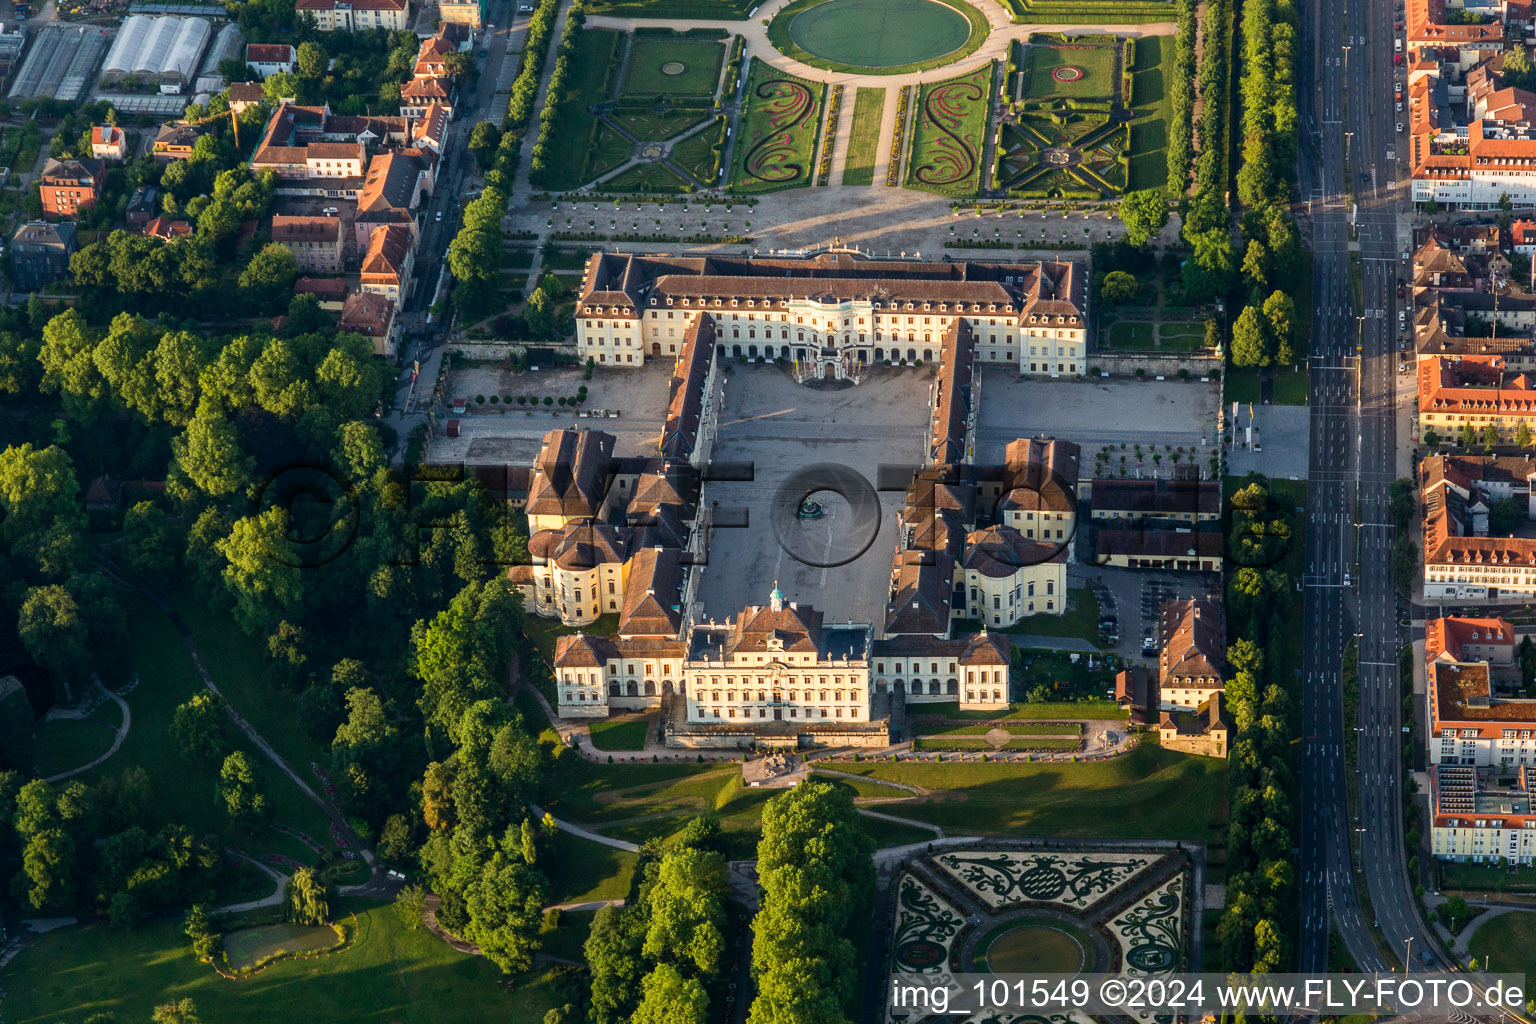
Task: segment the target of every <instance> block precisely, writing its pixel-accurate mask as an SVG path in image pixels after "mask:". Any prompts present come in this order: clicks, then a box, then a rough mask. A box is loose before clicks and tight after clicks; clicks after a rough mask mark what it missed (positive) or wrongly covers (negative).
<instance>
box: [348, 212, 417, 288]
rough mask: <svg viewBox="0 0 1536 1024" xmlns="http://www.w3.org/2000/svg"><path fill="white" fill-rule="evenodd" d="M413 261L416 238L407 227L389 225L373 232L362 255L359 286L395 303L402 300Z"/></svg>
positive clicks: (408, 281)
mask: <svg viewBox="0 0 1536 1024" xmlns="http://www.w3.org/2000/svg"><path fill="white" fill-rule="evenodd" d="M415 260H416V240H415V238H413V237H412V235H411V231H410V229H409V228H405V227H400V226H398V225H394V224H391V225H390V226H389V227H386V228H383V229H382V230H379V231H375V232H374V233H373V237H372V238H371V239H370V240H369V242H368V250H367V252H365V253H364V254H363V267H362V276H361V279H360V282H359V283H360V286H361V288H362V290H363V291H365V292H369V293H372V294H374V295H382V296H384V297H385V298H386V299H389V300H390V301H391V302H393V303H394V304H395V305H397V306H398V305H400V304H401V303H402V302H403V301H404V296H405V292H406V289H408V288H409V287H410V283H411V269H412V267H414V265H415Z"/></svg>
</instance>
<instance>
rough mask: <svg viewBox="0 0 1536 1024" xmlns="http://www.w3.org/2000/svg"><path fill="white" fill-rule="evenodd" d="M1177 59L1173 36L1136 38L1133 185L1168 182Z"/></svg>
mask: <svg viewBox="0 0 1536 1024" xmlns="http://www.w3.org/2000/svg"><path fill="white" fill-rule="evenodd" d="M1173 59H1174V46H1173V37H1172V36H1143V37H1141V38H1140V39H1137V40H1136V63H1135V65H1134V66H1133V67H1132V69H1131V106H1132V107H1134V108H1135V114H1136V119H1135V120H1134V121H1132V122H1131V154H1130V188H1131V189H1133V190H1136V189H1144V188H1162V187H1164V186H1165V185H1166V184H1167V182H1168V119H1169V118H1170V117H1172V116H1173V101H1172V99H1170V97H1169V96H1168V90H1167V82H1168V77H1169V66H1170V65H1171V64H1172V62H1173Z"/></svg>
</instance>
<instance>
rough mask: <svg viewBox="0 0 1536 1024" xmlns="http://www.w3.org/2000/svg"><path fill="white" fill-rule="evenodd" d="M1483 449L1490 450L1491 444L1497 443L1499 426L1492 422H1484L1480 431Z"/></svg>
mask: <svg viewBox="0 0 1536 1024" xmlns="http://www.w3.org/2000/svg"><path fill="white" fill-rule="evenodd" d="M1481 436H1482V442H1483V449H1484V450H1485V451H1491V450H1492V449H1493V446H1494V445H1496V444H1498V443H1499V428H1498V427H1496V426H1494V425H1493V424H1492V423H1485V424H1484V425H1483V429H1482V431H1481Z"/></svg>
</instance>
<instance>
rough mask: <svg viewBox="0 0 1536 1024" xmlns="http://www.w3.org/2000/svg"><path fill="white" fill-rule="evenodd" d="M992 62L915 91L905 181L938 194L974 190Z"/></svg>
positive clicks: (963, 193) (977, 181)
mask: <svg viewBox="0 0 1536 1024" xmlns="http://www.w3.org/2000/svg"><path fill="white" fill-rule="evenodd" d="M991 99H992V66H991V65H990V64H989V65H987V66H986V67H984V68H982V69H980V70H978V71H973V72H971V73H970V74H968V75H961V76H960V77H958V78H950V79H947V80H945V81H942V82H934V83H932V84H931V85H924V86H923V88H922V90H921V91H920V92H919V93H918V98H917V113H916V115H915V116H916V119H917V123H916V127H915V128H914V130H913V132H912V155H911V157H910V159H909V160H908V161H907V184H908V185H909V186H911V187H913V188H920V189H924V190H926V191H929V192H938V193H941V194H943V195H951V196H969V195H975V194H976V192H977V191H978V190H979V189H980V187H981V156H982V148H983V146H984V145H985V143H986V133H987V117H988V114H989V112H990V110H991Z"/></svg>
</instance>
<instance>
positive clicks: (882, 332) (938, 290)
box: [576, 251, 1089, 378]
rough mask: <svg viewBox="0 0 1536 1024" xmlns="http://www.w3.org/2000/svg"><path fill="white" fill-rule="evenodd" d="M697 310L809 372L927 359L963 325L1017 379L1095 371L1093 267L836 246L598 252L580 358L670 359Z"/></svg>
mask: <svg viewBox="0 0 1536 1024" xmlns="http://www.w3.org/2000/svg"><path fill="white" fill-rule="evenodd" d="M699 312H704V313H705V314H706V315H708V316H709V317H710V318H711V320H712V321H713V323H714V331H715V337H716V342H715V344H716V348H717V351H718V352H719V353H720V354H722V355H728V356H732V357H745V358H747V359H754V360H755V359H774V358H782V359H786V360H792V361H794V362H795V363H796V364H797V366H798V367H800V368H801V372H802V373H804V374H809V375H813V376H818V377H820V376H828V377H831V376H836V377H839V378H842V377H855V378H857V377H858V376H859V373H860V368H862V367H868V366H871V365H874V364H877V363H884V362H887V361H889V362H892V363H907V364H915V363H918V362H919V361H921V362H922V363H924V364H925V365H931V364H932V363H934V361H935V360H936V359H938V358H939V356H940V349H941V347H942V345H943V343H944V339H945V337H946V336H947V335H948V334H949V332H950V331H951V330H952V329H957V328H959V327H960V326H962V325H963V326H964V329H965V330H966V331H968V332H969V333H970V334H971V335H972V338H973V341H972V344H973V345H974V350H975V355H976V360H977V361H978V362H979V363H981V364H982V365H987V364H992V363H996V364H1002V365H1014V366H1017V367H1018V372H1019V373H1020V374H1021V375H1026V376H1028V375H1034V376H1041V377H1075V376H1082V375H1083V374H1084V373H1085V372H1086V370H1087V345H1088V333H1089V332H1088V323H1089V310H1088V288H1087V271H1086V268H1084V267H1083V266H1082V265H1080V264H1076V263H1071V262H1055V261H1047V262H1034V263H967V262H963V261H960V262H952V263H921V262H915V261H898V260H890V261H881V260H870V259H864V258H861V257H860V256H859V255H858V254H856V253H851V252H844V251H835V252H829V253H824V254H821V255H819V256H816V257H814V258H810V259H778V258H775V259H753V258H744V257H726V256H710V257H702V258H700V257H684V258H672V257H650V256H634V255H629V254H625V253H599V254H597V255H595V256H593V257H592V260H591V261H590V262H589V263H588V264H587V268H586V273H585V276H584V277H583V281H582V289H581V298H580V301H578V303H577V306H576V330H577V348H578V353H579V354H580V356H581V357H582V358H583V359H586V358H590V359H593V360H594V361H596V362H597V363H599V364H605V365H619V366H639V365H641V364H643V363H644V362H645V361H646V360H647V359H648V358H654V357H658V356H665V357H667V358H675V357H676V355H677V350H678V346H679V345H680V344H681V341H682V336H683V333H684V332H685V331H686V330H687V329H688V326H689V324H690V323H691V322H692V321H693V318H694V316H695V315H696V314H698V313H699Z"/></svg>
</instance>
